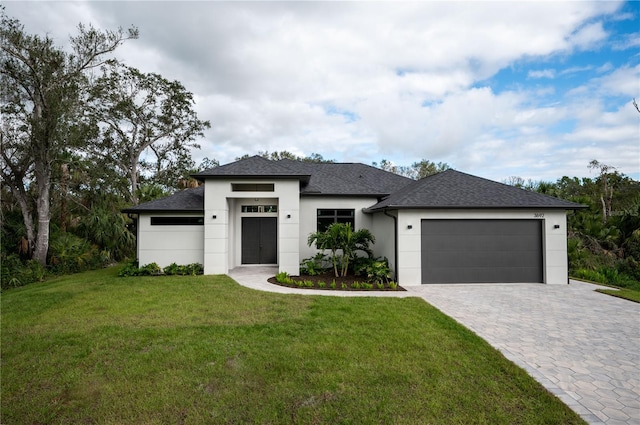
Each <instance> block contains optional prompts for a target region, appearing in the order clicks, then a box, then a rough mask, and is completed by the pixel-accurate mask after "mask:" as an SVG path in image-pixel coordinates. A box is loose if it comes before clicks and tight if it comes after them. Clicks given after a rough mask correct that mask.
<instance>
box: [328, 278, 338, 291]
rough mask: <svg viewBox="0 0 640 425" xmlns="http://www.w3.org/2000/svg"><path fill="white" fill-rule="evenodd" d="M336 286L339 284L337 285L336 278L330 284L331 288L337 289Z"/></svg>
mask: <svg viewBox="0 0 640 425" xmlns="http://www.w3.org/2000/svg"><path fill="white" fill-rule="evenodd" d="M336 286H337V285H336V280H335V279H333V280H332V281H331V283H330V284H329V288H331V289H336Z"/></svg>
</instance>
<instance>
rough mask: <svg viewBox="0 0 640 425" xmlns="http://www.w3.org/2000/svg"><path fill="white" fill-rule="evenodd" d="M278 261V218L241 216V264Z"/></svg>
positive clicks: (275, 262)
mask: <svg viewBox="0 0 640 425" xmlns="http://www.w3.org/2000/svg"><path fill="white" fill-rule="evenodd" d="M277 263H278V218H277V217H242V264H277Z"/></svg>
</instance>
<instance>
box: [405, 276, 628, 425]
mask: <svg viewBox="0 0 640 425" xmlns="http://www.w3.org/2000/svg"><path fill="white" fill-rule="evenodd" d="M596 288H597V286H596V285H591V284H588V283H583V282H578V281H573V280H572V281H571V284H570V285H539V284H504V285H422V286H420V287H415V288H407V289H408V290H409V292H411V293H414V294H416V295H420V296H421V297H423V298H424V299H425V300H426V301H427V302H429V303H430V304H432V305H434V306H435V307H437V308H438V309H440V310H441V311H442V312H443V313H445V314H447V315H449V316H451V317H453V318H454V319H456V320H458V321H459V322H460V323H462V324H463V325H465V326H466V327H468V328H469V329H471V330H473V331H474V332H476V333H477V334H478V335H480V336H481V337H482V338H484V339H485V340H486V341H487V342H489V343H490V344H491V345H493V346H494V347H496V348H497V349H498V350H500V352H502V353H503V354H504V355H505V357H507V358H509V359H510V360H511V361H513V362H514V363H516V364H518V365H519V366H521V367H522V368H524V369H525V370H526V371H527V372H529V374H531V375H532V376H533V377H534V378H536V379H537V380H538V381H539V382H540V383H542V384H543V385H544V386H545V387H546V388H547V389H548V390H549V391H551V392H552V393H553V394H555V395H556V396H558V397H559V398H560V399H561V400H562V401H564V402H565V403H566V404H567V405H569V406H570V407H571V408H572V409H573V410H575V411H576V412H577V413H579V414H580V415H581V416H582V417H583V418H584V419H585V420H586V421H587V422H589V423H590V424H603V423H604V424H606V425H616V424H624V425H632V424H640V304H637V303H634V302H631V301H627V300H623V299H619V298H615V297H612V296H609V295H605V294H600V293H598V292H595V289H596Z"/></svg>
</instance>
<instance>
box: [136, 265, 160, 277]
mask: <svg viewBox="0 0 640 425" xmlns="http://www.w3.org/2000/svg"><path fill="white" fill-rule="evenodd" d="M161 274H162V269H161V268H160V266H159V265H158V263H150V264H147V265H145V266H142V267H140V271H139V274H138V276H160V275H161Z"/></svg>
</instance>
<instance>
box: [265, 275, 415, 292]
mask: <svg viewBox="0 0 640 425" xmlns="http://www.w3.org/2000/svg"><path fill="white" fill-rule="evenodd" d="M289 278H290V279H292V280H293V281H294V282H313V286H307V285H306V284H303V285H297V284H292V285H289V284H286V283H280V282H278V281H277V280H276V278H275V276H273V277H270V278H269V279H268V282H269V283H273V284H275V285H280V286H286V287H288V288H301V289H323V290H327V291H406V289H404V288H403V287H401V286H399V285H398V286H396V288H395V289H393V288H391V287H389V284H385V286H384V288H383V289H380V288H378V286H377V285H376V284H374V285H373V288H371V289H369V288H362V287H359V288H358V287H354V283H356V282H357V283H358V284H362V283H363V282H364V283H366V281H365V279H364V278H363V277H362V276H355V275H349V276H340V277H335V276H334V275H333V273H326V274H321V275H318V276H308V275H302V276H289ZM333 281H335V282H336V285H335V288H332V287H331V286H332V282H333ZM320 282H324V285H325V286H324V287H322V286H320V285H318V284H319V283H320ZM344 285H346V288H345V287H343V286H344Z"/></svg>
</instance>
